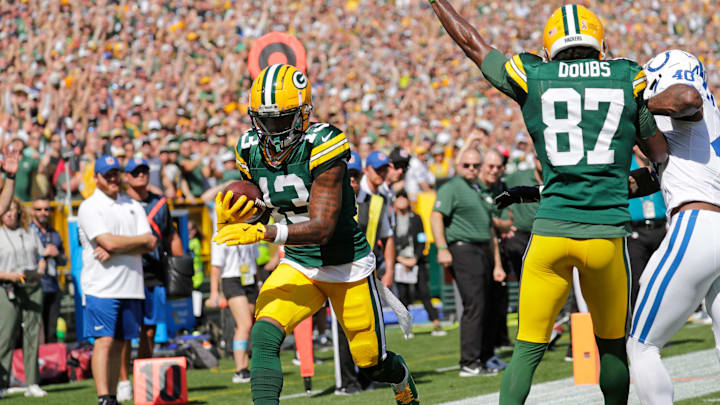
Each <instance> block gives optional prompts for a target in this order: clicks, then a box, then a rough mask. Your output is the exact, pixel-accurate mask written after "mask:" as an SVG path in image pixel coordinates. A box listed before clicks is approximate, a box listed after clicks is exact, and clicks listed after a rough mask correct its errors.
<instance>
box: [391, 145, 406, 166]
mask: <svg viewBox="0 0 720 405" xmlns="http://www.w3.org/2000/svg"><path fill="white" fill-rule="evenodd" d="M390 161H391V162H392V164H393V166H395V168H396V169H401V168H406V167H407V165H408V164H409V163H410V154H409V153H408V152H407V151H406V150H405V149H403V148H400V147H396V148H395V149H393V150H392V151H391V152H390Z"/></svg>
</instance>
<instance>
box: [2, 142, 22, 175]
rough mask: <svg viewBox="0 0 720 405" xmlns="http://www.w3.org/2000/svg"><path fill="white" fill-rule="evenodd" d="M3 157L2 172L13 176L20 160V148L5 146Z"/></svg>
mask: <svg viewBox="0 0 720 405" xmlns="http://www.w3.org/2000/svg"><path fill="white" fill-rule="evenodd" d="M3 155H4V156H5V159H4V160H3V161H2V170H3V172H5V173H7V174H9V175H11V176H14V175H15V174H16V173H17V169H18V163H19V162H20V150H19V149H13V148H11V147H9V146H8V147H6V148H5V150H4V151H3Z"/></svg>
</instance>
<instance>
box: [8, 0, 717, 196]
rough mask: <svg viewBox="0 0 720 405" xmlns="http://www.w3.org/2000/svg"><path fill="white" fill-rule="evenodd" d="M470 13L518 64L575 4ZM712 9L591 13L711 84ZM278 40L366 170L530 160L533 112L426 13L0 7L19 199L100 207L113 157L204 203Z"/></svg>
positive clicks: (85, 2) (612, 50) (611, 38)
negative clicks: (294, 54)
mask: <svg viewBox="0 0 720 405" xmlns="http://www.w3.org/2000/svg"><path fill="white" fill-rule="evenodd" d="M456 3H457V6H458V8H459V11H460V12H461V14H463V15H465V16H467V17H468V18H469V19H470V21H472V22H473V23H474V24H475V25H476V26H477V27H478V28H479V29H480V31H481V33H482V34H483V35H486V36H487V37H488V38H491V39H492V40H494V42H495V44H496V46H498V47H499V48H500V49H504V50H505V51H506V52H508V53H511V52H513V53H514V52H519V51H521V50H526V49H531V50H532V49H535V50H538V52H540V48H541V29H542V26H543V24H544V20H543V18H545V16H547V15H549V13H550V12H551V11H552V10H553V9H554V8H555V7H557V6H558V5H560V3H561V2H559V1H551V2H538V1H530V2H525V1H522V2H521V1H509V2H499V1H493V2H488V4H486V5H482V6H476V5H474V4H473V3H472V2H469V1H457V2H456ZM581 3H582V2H581ZM585 3H587V2H585ZM711 3H712V2H710V1H702V2H688V1H683V2H672V3H668V2H661V1H657V0H654V1H642V2H626V1H617V0H616V1H605V2H600V3H598V4H593V5H592V7H593V8H594V9H595V10H596V12H597V14H598V15H600V16H601V17H602V18H603V19H604V23H605V31H606V33H607V40H608V48H609V52H608V53H609V55H608V56H609V57H620V56H622V57H627V58H631V59H634V60H637V61H639V62H640V63H644V62H645V61H646V60H647V59H649V57H650V56H651V55H652V54H653V53H654V52H656V51H657V50H658V49H669V48H673V47H680V48H682V47H683V46H686V45H689V44H692V46H693V51H694V52H695V53H696V54H697V55H699V56H700V58H701V59H702V60H703V61H704V63H705V66H706V68H707V70H708V72H710V75H711V76H712V75H713V74H714V73H716V72H718V70H720V59H718V56H717V55H718V54H719V53H720V40H718V38H720V33H719V32H718V30H720V28H718V27H720V24H718V22H720V21H719V19H720V17H718V15H717V14H716V13H714V12H713V11H712V10H713V7H712V4H711ZM368 7H372V8H373V11H372V12H368ZM535 11H536V12H535ZM318 16H323V18H318ZM658 27H661V28H662V29H657V28H658ZM271 31H284V32H288V33H290V34H292V35H295V36H296V37H297V38H299V39H300V40H301V41H302V42H303V44H304V45H305V48H306V49H307V61H308V66H309V68H308V73H309V76H310V79H311V83H313V89H312V90H313V96H314V100H315V111H314V119H315V120H318V121H327V122H331V123H333V124H334V125H336V126H338V127H340V128H343V129H345V130H346V132H347V133H348V135H349V138H350V141H351V143H352V144H353V145H354V146H355V148H356V150H358V151H359V152H360V154H361V156H362V157H363V158H365V157H366V156H367V155H368V154H369V153H370V152H371V151H372V150H373V149H381V150H385V152H389V150H390V149H391V147H392V145H402V146H404V147H405V148H406V149H407V150H408V151H409V152H411V153H413V154H415V155H418V154H419V155H423V154H428V155H430V154H435V155H436V156H437V162H439V163H440V164H441V166H440V168H439V169H438V172H437V173H436V174H439V175H440V176H438V177H445V176H446V175H447V174H449V172H450V170H448V169H449V167H448V165H447V163H443V157H442V156H441V155H440V149H443V148H446V149H450V147H452V146H456V145H458V144H459V143H462V140H463V139H465V140H467V139H468V138H473V139H479V140H480V144H482V145H483V146H484V147H490V146H496V147H498V148H500V149H501V150H504V151H506V153H511V154H512V156H513V160H524V159H525V153H524V152H522V151H515V149H516V145H517V144H518V142H519V141H521V140H523V139H524V138H525V135H524V126H523V124H522V119H521V117H520V116H519V114H520V111H519V109H517V108H514V107H512V106H511V104H510V102H509V101H508V100H507V99H506V98H504V97H502V96H501V95H500V93H498V92H497V91H495V90H492V89H491V88H490V87H489V86H488V84H487V83H485V82H484V81H482V80H480V77H479V75H480V73H479V71H478V69H477V68H476V67H475V66H472V64H471V62H470V61H469V60H468V59H467V58H465V57H464V56H463V55H462V54H461V51H460V50H459V49H458V48H457V47H456V46H455V45H454V44H453V43H452V41H451V40H450V39H449V38H447V36H445V35H444V33H443V30H442V28H441V27H440V25H439V24H438V22H437V21H435V17H434V16H433V13H432V11H431V10H429V9H428V6H427V4H426V2H419V1H418V2H415V1H409V0H396V1H378V2H369V1H363V0H348V1H340V0H332V1H318V0H310V1H293V2H290V3H285V2H279V1H263V2H260V1H258V2H232V1H224V2H223V1H215V0H209V1H202V2H189V1H172V2H161V1H140V2H134V1H124V0H121V1H104V0H101V1H89V0H78V1H68V0H59V1H54V0H53V1H48V0H42V1H35V0H24V1H15V2H6V3H4V4H3V5H0V49H1V51H0V134H1V135H0V144H2V145H0V146H3V147H4V146H5V145H7V144H8V143H9V142H10V141H12V140H20V141H22V142H23V144H24V147H25V153H24V154H25V160H24V161H23V162H22V164H21V167H20V173H19V184H18V187H17V188H18V191H17V194H18V196H19V197H20V198H21V199H22V200H25V201H30V200H31V198H30V197H31V195H32V196H39V195H50V196H51V197H55V198H60V199H61V198H63V197H64V192H63V191H62V190H63V189H64V188H65V186H64V185H65V184H66V183H68V180H69V183H70V188H71V190H72V198H75V199H82V198H83V197H87V196H89V195H90V194H91V191H92V190H91V189H92V184H91V183H92V180H91V177H92V176H91V175H89V174H88V173H90V172H91V170H89V169H88V168H87V167H86V166H87V164H88V163H90V162H92V161H93V160H94V157H96V156H98V155H99V154H101V153H102V152H105V153H112V154H114V155H115V156H118V157H119V158H121V159H123V158H124V159H129V158H130V157H132V156H142V157H145V158H147V159H150V160H151V164H152V166H153V167H152V168H151V171H152V172H153V175H152V178H151V184H152V185H155V186H156V187H158V188H163V189H164V190H165V195H166V196H167V197H170V198H174V199H188V198H189V199H192V198H195V197H199V196H200V194H201V193H202V191H203V190H204V189H206V188H207V187H209V186H211V185H213V183H214V182H215V181H216V180H215V179H221V178H222V176H223V172H224V170H223V162H222V160H223V159H224V157H223V155H224V154H225V153H226V151H227V150H226V149H225V147H232V146H233V145H234V143H235V141H236V139H237V138H238V136H239V135H240V134H242V133H243V132H244V131H245V130H246V129H247V128H248V127H249V119H248V116H247V114H246V109H247V104H246V98H247V97H246V91H247V89H248V88H249V86H250V82H251V78H250V75H249V73H248V69H247V59H248V52H249V48H250V47H251V46H252V44H253V43H254V41H255V40H256V39H257V38H258V37H259V36H261V35H262V34H264V33H267V32H271ZM693 38H702V39H701V40H700V41H697V40H695V39H693ZM434 146H435V148H434V149H433V147H434ZM432 152H436V153H432ZM445 153H446V155H445V156H450V154H451V151H450V150H448V151H445ZM198 158H201V159H198ZM186 159H189V160H188V162H187V163H182V162H183V161H185V160H186ZM531 161H532V159H528V162H531ZM66 162H67V163H66ZM514 163H515V162H510V165H509V166H508V171H512V170H513V168H514ZM66 166H67V168H68V171H67V172H66V171H65V167H66ZM450 167H452V165H450ZM23 179H27V180H23Z"/></svg>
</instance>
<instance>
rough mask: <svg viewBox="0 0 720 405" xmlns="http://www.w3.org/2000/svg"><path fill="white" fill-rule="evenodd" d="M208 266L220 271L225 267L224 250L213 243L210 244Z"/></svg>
mask: <svg viewBox="0 0 720 405" xmlns="http://www.w3.org/2000/svg"><path fill="white" fill-rule="evenodd" d="M210 265H211V266H216V267H219V268H220V269H222V268H223V267H224V266H225V249H223V247H222V246H220V245H218V244H217V243H215V242H210Z"/></svg>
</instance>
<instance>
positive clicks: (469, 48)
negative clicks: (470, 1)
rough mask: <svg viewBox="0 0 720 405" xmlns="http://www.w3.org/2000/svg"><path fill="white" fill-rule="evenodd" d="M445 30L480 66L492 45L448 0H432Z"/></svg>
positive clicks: (434, 9)
mask: <svg viewBox="0 0 720 405" xmlns="http://www.w3.org/2000/svg"><path fill="white" fill-rule="evenodd" d="M430 3H431V4H432V8H433V11H435V14H436V15H437V17H438V19H439V20H440V22H441V23H442V25H443V27H445V31H447V33H448V34H450V37H451V38H452V39H453V41H455V42H456V43H457V44H458V45H460V48H462V50H463V52H465V55H467V56H468V58H470V59H472V61H473V62H475V64H476V65H477V66H478V67H481V66H482V62H483V59H485V55H487V53H488V52H490V50H491V49H492V47H491V46H490V45H489V44H488V43H487V41H485V39H484V38H483V37H482V36H481V35H480V33H479V32H478V31H477V30H476V29H475V27H473V26H472V25H470V23H469V22H468V21H467V20H466V19H464V18H463V17H461V16H460V14H458V13H457V11H455V9H454V8H453V6H452V5H451V4H450V2H449V1H448V0H430Z"/></svg>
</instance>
